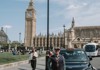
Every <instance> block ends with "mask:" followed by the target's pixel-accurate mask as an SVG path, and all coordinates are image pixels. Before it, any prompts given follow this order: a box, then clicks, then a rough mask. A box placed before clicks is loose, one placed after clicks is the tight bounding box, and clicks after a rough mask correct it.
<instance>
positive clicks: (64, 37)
mask: <svg viewBox="0 0 100 70" xmlns="http://www.w3.org/2000/svg"><path fill="white" fill-rule="evenodd" d="M63 27H64V48H65V27H66V26H65V25H63Z"/></svg>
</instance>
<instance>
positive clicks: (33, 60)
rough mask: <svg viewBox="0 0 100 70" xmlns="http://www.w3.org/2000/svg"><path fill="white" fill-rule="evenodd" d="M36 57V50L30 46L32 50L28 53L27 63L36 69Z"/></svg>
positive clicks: (33, 69)
mask: <svg viewBox="0 0 100 70" xmlns="http://www.w3.org/2000/svg"><path fill="white" fill-rule="evenodd" d="M37 57H38V53H37V51H36V50H35V48H32V52H31V53H30V56H29V63H30V64H31V67H32V70H35V69H36V63H37Z"/></svg>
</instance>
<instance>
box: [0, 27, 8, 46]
mask: <svg viewBox="0 0 100 70" xmlns="http://www.w3.org/2000/svg"><path fill="white" fill-rule="evenodd" d="M7 41H8V36H7V34H6V33H5V32H4V30H3V27H1V30H0V45H2V44H5V43H7Z"/></svg>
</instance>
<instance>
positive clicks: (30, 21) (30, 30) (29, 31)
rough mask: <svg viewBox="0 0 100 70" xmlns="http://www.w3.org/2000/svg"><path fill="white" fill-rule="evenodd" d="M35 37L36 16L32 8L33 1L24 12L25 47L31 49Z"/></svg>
mask: <svg viewBox="0 0 100 70" xmlns="http://www.w3.org/2000/svg"><path fill="white" fill-rule="evenodd" d="M35 35H36V16H35V9H34V7H33V0H30V2H29V6H28V8H27V9H26V12H25V38H24V44H25V47H33V46H34V45H33V38H34V36H35Z"/></svg>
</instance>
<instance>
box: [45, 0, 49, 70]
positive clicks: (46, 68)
mask: <svg viewBox="0 0 100 70" xmlns="http://www.w3.org/2000/svg"><path fill="white" fill-rule="evenodd" d="M48 50H49V0H47V52H46V63H45V64H46V65H45V70H48V66H47V63H48V59H49V56H48Z"/></svg>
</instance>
